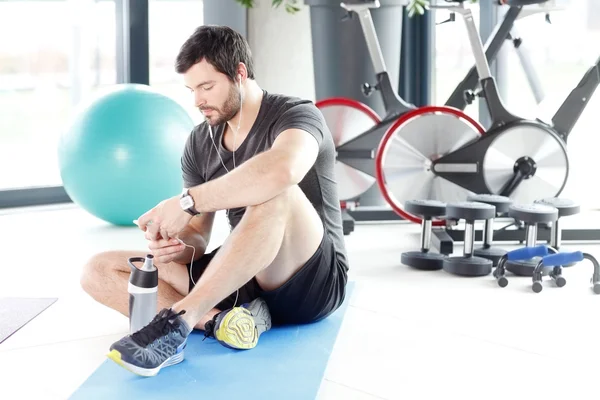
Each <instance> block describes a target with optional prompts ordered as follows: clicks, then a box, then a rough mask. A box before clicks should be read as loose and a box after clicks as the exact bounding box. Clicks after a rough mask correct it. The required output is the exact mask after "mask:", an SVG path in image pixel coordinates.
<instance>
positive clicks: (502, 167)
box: [483, 122, 569, 203]
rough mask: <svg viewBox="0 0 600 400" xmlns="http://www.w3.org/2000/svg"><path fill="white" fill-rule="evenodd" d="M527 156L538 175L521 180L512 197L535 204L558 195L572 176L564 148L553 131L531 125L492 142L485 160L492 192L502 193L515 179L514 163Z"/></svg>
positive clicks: (485, 174)
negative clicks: (541, 199) (570, 175)
mask: <svg viewBox="0 0 600 400" xmlns="http://www.w3.org/2000/svg"><path fill="white" fill-rule="evenodd" d="M524 157H528V158H530V159H533V161H534V162H535V166H536V171H535V174H534V175H533V176H532V177H530V178H528V179H524V180H523V181H521V183H520V184H519V185H518V186H517V188H516V189H515V191H514V192H513V193H512V194H511V195H510V198H511V199H513V201H515V202H517V203H532V202H534V201H535V200H537V199H539V198H545V197H555V196H558V195H559V194H560V192H561V191H562V190H563V188H564V187H565V184H566V183H567V177H568V174H569V159H568V156H567V151H566V148H565V145H564V143H563V141H562V140H561V139H560V138H559V137H558V136H556V134H554V133H553V132H552V131H550V130H548V129H546V128H544V127H543V126H541V125H538V124H535V123H532V122H527V123H519V124H515V125H513V126H511V127H508V128H507V129H506V130H504V131H502V132H500V133H498V136H497V137H496V138H495V139H494V140H493V141H492V142H491V143H490V147H488V149H487V151H486V152H485V155H484V157H483V178H484V181H485V184H486V186H487V187H488V189H489V191H490V193H500V191H501V190H502V188H503V187H504V185H505V184H506V183H507V182H508V181H509V180H510V179H511V178H512V177H513V176H514V168H515V162H516V161H517V160H519V159H521V158H524Z"/></svg>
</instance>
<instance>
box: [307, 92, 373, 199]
mask: <svg viewBox="0 0 600 400" xmlns="http://www.w3.org/2000/svg"><path fill="white" fill-rule="evenodd" d="M315 105H316V106H317V108H319V110H321V113H323V116H324V117H325V122H326V123H327V127H328V128H329V130H330V131H331V135H332V137H333V142H334V144H335V147H336V148H338V147H340V146H341V145H343V144H345V143H347V142H349V141H350V140H352V139H354V138H356V137H358V136H360V135H361V134H363V133H365V132H366V131H368V130H369V129H371V128H372V127H374V126H375V125H377V124H379V123H380V122H381V120H380V118H379V116H378V115H377V113H376V112H375V111H373V110H372V109H371V108H369V107H368V106H367V105H365V104H363V103H360V102H358V101H355V100H352V99H346V98H330V99H325V100H321V101H318V102H316V103H315ZM335 174H336V180H337V189H338V197H339V199H340V200H341V201H343V200H351V199H354V198H356V197H358V196H360V195H361V194H363V193H364V192H366V191H367V190H369V188H370V187H371V186H373V184H374V183H375V178H374V177H372V176H370V175H368V174H365V173H364V172H362V171H360V170H358V169H356V168H354V167H351V166H349V165H348V164H344V163H343V162H341V161H338V160H336V162H335Z"/></svg>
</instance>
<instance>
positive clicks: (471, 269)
mask: <svg viewBox="0 0 600 400" xmlns="http://www.w3.org/2000/svg"><path fill="white" fill-rule="evenodd" d="M442 268H443V269H444V271H446V272H448V273H451V274H454V275H460V276H485V275H488V274H490V273H492V262H491V261H490V260H487V259H485V258H481V257H473V256H471V257H468V256H466V257H465V256H460V257H446V258H445V259H444V266H443V267H442Z"/></svg>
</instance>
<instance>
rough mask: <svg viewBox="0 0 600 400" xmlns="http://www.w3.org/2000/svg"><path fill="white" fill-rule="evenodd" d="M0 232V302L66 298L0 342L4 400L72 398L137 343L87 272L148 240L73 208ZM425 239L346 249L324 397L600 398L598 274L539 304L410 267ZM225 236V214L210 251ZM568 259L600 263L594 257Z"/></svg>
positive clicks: (362, 242) (586, 274) (382, 238)
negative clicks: (406, 254)
mask: <svg viewBox="0 0 600 400" xmlns="http://www.w3.org/2000/svg"><path fill="white" fill-rule="evenodd" d="M590 219H595V220H598V219H600V218H599V215H598V214H592V215H591V216H590V215H589V214H584V215H581V216H579V218H575V217H572V218H571V219H569V220H568V221H564V224H563V225H564V227H571V226H574V224H577V223H579V222H580V221H582V220H585V221H587V222H586V226H590V225H589V220H590ZM594 225H596V224H594ZM0 226H2V230H0V243H3V244H4V246H2V248H3V252H2V260H1V262H0V293H1V294H2V296H21V297H27V296H32V297H58V298H59V300H58V301H57V302H56V303H54V304H53V305H52V306H51V307H49V308H48V309H46V311H44V312H43V313H42V314H40V315H39V316H38V317H37V318H35V319H34V320H33V321H31V322H30V323H29V324H27V325H26V326H25V327H23V328H22V329H21V330H19V331H18V332H16V333H15V334H14V335H13V336H12V337H10V338H9V339H7V340H6V341H5V342H4V343H2V344H0V377H2V378H1V382H2V383H1V385H0V397H2V398H4V399H11V400H12V399H45V400H50V399H65V398H68V397H69V395H70V394H71V393H72V392H73V391H74V390H75V389H76V388H77V387H78V386H79V385H81V384H82V382H83V381H84V380H85V379H86V378H87V377H88V376H89V375H90V374H91V373H92V372H93V371H94V370H95V369H96V368H97V367H98V366H99V365H100V364H101V363H102V362H103V361H104V360H105V359H106V358H105V354H106V352H107V349H108V347H109V346H110V344H111V343H113V342H114V341H115V340H117V339H119V338H121V337H122V336H123V335H124V334H126V333H127V319H126V318H125V317H123V316H121V315H120V314H118V313H116V312H113V311H111V310H109V309H107V308H105V307H104V306H101V305H99V304H98V303H95V302H94V301H93V300H91V299H90V298H89V297H88V296H87V295H86V294H85V293H84V292H83V291H82V290H81V288H80V286H79V274H80V269H81V266H82V264H83V263H84V262H85V261H86V259H87V258H88V257H89V256H90V255H92V254H94V253H96V252H99V251H103V250H109V249H145V248H146V245H145V240H144V238H143V236H142V235H141V234H140V232H139V231H138V230H137V229H135V228H116V227H112V226H109V225H107V224H105V223H103V222H102V221H99V220H97V219H95V218H94V217H92V216H90V215H89V214H87V213H85V212H84V211H82V210H80V209H78V208H76V207H46V208H39V209H35V210H31V209H28V210H13V211H10V212H6V211H5V212H4V214H3V215H0ZM419 232H420V228H419V226H417V225H414V224H378V225H357V226H356V230H355V231H354V232H353V233H352V234H351V235H349V236H347V237H346V242H347V246H348V251H349V257H350V261H351V267H352V270H351V274H350V277H351V279H352V280H354V281H355V282H356V288H355V290H354V293H353V296H352V297H351V299H350V307H349V309H348V311H347V315H346V317H345V320H344V323H343V326H342V329H341V331H340V334H339V336H338V339H337V342H336V345H335V347H334V349H333V354H332V355H331V358H330V362H329V365H328V367H327V371H326V373H325V379H324V380H323V383H322V385H321V389H320V396H319V398H320V399H361V400H367V399H368V400H374V399H411V400H419V399H434V398H447V397H448V396H457V398H460V399H463V400H465V399H477V400H480V399H486V400H492V399H508V398H518V399H526V398H537V399H541V398H546V399H548V398H549V399H554V398H556V399H559V398H560V399H562V398H574V399H582V398H587V397H591V396H592V395H597V376H598V373H599V372H600V371H599V370H600V367H598V366H597V364H596V363H595V361H594V360H597V359H598V357H599V356H600V347H599V346H597V345H596V343H597V338H598V336H599V334H600V322H599V319H598V318H597V315H598V312H597V310H598V304H600V296H595V295H593V293H592V291H591V289H590V277H591V274H592V267H591V264H590V263H586V264H581V265H580V266H576V267H573V268H571V269H568V270H565V272H564V276H565V277H566V279H567V285H566V286H565V287H564V288H561V289H558V288H556V287H553V285H552V284H551V283H550V282H547V281H546V282H545V286H544V290H543V291H542V292H541V293H539V294H534V293H533V292H532V291H531V289H530V287H531V281H530V280H529V279H527V278H513V277H509V285H508V287H506V288H504V289H501V288H499V287H498V286H497V285H496V283H495V280H494V279H493V278H492V277H491V276H487V277H484V278H471V279H468V278H460V277H455V276H451V275H449V274H446V273H444V272H442V271H438V272H423V271H416V270H412V269H409V268H406V267H404V266H402V265H400V262H399V260H400V253H401V252H402V251H404V250H413V249H416V248H418V247H419ZM226 234H227V225H226V223H225V217H224V215H220V216H219V217H218V222H217V223H216V228H215V234H214V236H213V237H214V239H213V241H212V243H211V247H214V246H216V245H218V244H219V243H220V242H221V241H222V240H223V239H224V238H225V236H226ZM504 247H506V248H508V249H510V248H512V246H504ZM563 248H564V249H571V250H575V249H577V250H583V251H587V252H591V253H592V254H595V255H596V256H597V257H600V246H598V245H589V244H588V245H572V244H568V245H565V246H563ZM461 251H462V248H460V247H458V246H457V247H456V249H455V253H460V252H461Z"/></svg>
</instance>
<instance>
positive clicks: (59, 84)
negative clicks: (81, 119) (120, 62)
mask: <svg viewBox="0 0 600 400" xmlns="http://www.w3.org/2000/svg"><path fill="white" fill-rule="evenodd" d="M0 37H2V38H3V40H0V171H2V172H1V173H0V191H1V190H6V189H21V188H31V187H46V186H61V185H62V183H61V179H60V174H59V170H58V160H57V157H56V154H57V147H56V146H57V143H58V139H59V137H60V134H61V132H62V131H63V130H64V129H65V128H66V127H67V126H68V123H69V121H70V119H71V117H72V116H73V113H74V112H75V111H76V109H77V107H78V106H79V105H80V104H82V102H85V101H86V100H87V99H89V98H90V97H91V96H94V95H96V94H97V93H98V92H99V91H101V90H103V89H104V88H107V87H109V86H110V85H113V84H115V83H116V67H115V65H116V61H115V55H116V38H115V3H114V1H111V0H95V1H92V0H87V1H83V0H82V1H0Z"/></svg>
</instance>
